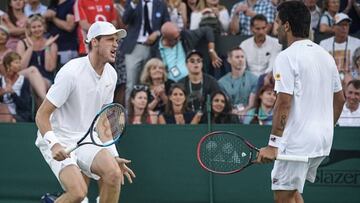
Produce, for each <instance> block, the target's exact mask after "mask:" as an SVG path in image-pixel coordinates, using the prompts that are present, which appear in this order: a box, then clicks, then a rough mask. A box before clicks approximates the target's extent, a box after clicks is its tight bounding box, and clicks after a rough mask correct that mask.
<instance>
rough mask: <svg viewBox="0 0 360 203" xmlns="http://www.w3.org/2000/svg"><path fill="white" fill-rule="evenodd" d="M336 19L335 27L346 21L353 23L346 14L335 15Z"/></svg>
mask: <svg viewBox="0 0 360 203" xmlns="http://www.w3.org/2000/svg"><path fill="white" fill-rule="evenodd" d="M334 18H335V25H337V24H339V23H341V22H342V21H344V20H347V21H349V22H351V21H352V20H351V18H350V17H349V16H348V15H346V14H345V13H338V14H336V15H335V17H334Z"/></svg>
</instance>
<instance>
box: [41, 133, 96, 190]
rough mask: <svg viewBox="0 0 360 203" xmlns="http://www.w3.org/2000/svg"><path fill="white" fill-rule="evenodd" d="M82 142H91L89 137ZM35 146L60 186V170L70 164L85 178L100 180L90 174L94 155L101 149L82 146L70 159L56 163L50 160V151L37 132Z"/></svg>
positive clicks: (91, 145) (93, 146) (90, 145)
mask: <svg viewBox="0 0 360 203" xmlns="http://www.w3.org/2000/svg"><path fill="white" fill-rule="evenodd" d="M84 142H91V139H90V136H88V137H86V138H85V140H84ZM35 144H36V146H37V147H38V148H39V150H40V152H41V154H42V155H43V157H44V159H45V161H46V163H47V164H48V165H49V166H50V168H51V170H52V172H53V173H54V174H55V176H56V178H57V179H58V181H59V182H60V184H61V181H60V179H59V174H60V172H61V170H62V169H63V168H65V167H66V166H69V165H72V164H73V165H76V166H78V167H79V169H80V170H81V172H82V173H84V174H85V175H86V176H88V177H90V178H93V179H95V180H98V179H99V178H100V177H99V176H98V175H96V174H94V173H92V172H91V164H92V162H93V160H94V158H95V156H96V154H97V153H98V152H99V151H100V150H101V149H102V147H99V146H96V145H93V144H87V145H83V146H81V147H79V148H77V149H76V150H74V151H73V152H71V154H70V158H67V159H65V160H63V161H56V160H55V159H53V158H52V154H51V150H50V149H49V147H48V145H47V144H46V142H45V141H44V139H43V137H42V136H41V134H40V133H39V132H38V133H37V139H36V142H35ZM61 185H62V184H61Z"/></svg>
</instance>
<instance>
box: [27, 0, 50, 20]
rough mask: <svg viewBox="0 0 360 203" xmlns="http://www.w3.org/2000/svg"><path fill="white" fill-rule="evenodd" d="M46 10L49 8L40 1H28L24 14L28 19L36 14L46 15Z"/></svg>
mask: <svg viewBox="0 0 360 203" xmlns="http://www.w3.org/2000/svg"><path fill="white" fill-rule="evenodd" d="M46 10H47V6H45V5H44V4H42V3H41V2H40V0H27V1H26V4H25V7H24V13H25V15H26V16H27V17H30V16H31V15H36V14H38V15H44V14H45V12H46Z"/></svg>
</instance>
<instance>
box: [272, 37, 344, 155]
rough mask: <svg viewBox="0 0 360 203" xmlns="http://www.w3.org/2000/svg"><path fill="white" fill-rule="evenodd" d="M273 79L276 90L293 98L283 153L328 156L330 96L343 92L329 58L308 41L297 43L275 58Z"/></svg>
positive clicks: (327, 54)
mask: <svg viewBox="0 0 360 203" xmlns="http://www.w3.org/2000/svg"><path fill="white" fill-rule="evenodd" d="M274 78H275V91H277V92H278V93H279V92H282V93H287V94H290V95H292V96H293V99H292V103H291V109H290V113H289V116H288V121H287V123H286V126H285V130H284V133H283V138H284V141H285V148H284V150H285V151H286V154H292V155H306V156H309V157H317V156H325V155H328V154H329V153H330V148H331V144H332V139H333V132H334V116H333V96H334V92H338V91H341V89H342V87H341V82H340V78H339V73H338V71H337V68H336V64H335V61H334V59H333V58H332V56H331V55H330V54H329V53H328V52H326V51H325V50H324V49H323V48H322V47H320V46H319V45H317V44H315V43H314V42H312V41H310V40H307V39H306V40H300V41H296V42H294V43H293V44H292V45H291V46H290V47H288V48H287V49H285V50H284V51H282V52H281V53H280V54H279V55H278V57H277V58H276V61H275V67H274ZM280 153H282V152H280Z"/></svg>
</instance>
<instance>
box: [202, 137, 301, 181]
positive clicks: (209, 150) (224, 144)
mask: <svg viewBox="0 0 360 203" xmlns="http://www.w3.org/2000/svg"><path fill="white" fill-rule="evenodd" d="M258 151H259V149H258V148H256V147H255V146H254V145H253V144H251V143H250V142H249V141H248V140H246V139H245V138H243V137H241V136H240V135H238V134H235V133H233V132H228V131H215V132H211V133H209V134H207V135H205V136H204V137H202V138H201V140H200V141H199V143H198V146H197V159H198V161H199V163H200V165H201V167H202V168H204V169H205V170H207V171H210V172H213V173H217V174H233V173H237V172H239V171H241V170H243V169H244V168H246V167H248V166H250V165H251V164H253V163H254V160H255V159H256V154H257V152H258ZM276 159H277V160H286V161H300V162H308V157H305V156H294V155H278V156H277V157H276Z"/></svg>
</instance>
